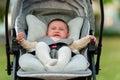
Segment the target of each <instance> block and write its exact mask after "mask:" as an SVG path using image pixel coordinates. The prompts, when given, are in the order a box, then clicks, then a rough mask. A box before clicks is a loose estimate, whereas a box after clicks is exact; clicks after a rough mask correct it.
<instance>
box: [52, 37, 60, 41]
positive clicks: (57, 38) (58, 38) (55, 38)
mask: <svg viewBox="0 0 120 80" xmlns="http://www.w3.org/2000/svg"><path fill="white" fill-rule="evenodd" d="M51 38H52V39H53V40H55V41H57V40H60V39H62V38H61V37H51Z"/></svg>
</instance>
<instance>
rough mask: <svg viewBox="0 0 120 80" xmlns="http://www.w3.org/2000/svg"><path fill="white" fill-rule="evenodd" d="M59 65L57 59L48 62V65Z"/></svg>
mask: <svg viewBox="0 0 120 80" xmlns="http://www.w3.org/2000/svg"><path fill="white" fill-rule="evenodd" d="M56 63H57V59H51V60H50V61H48V62H47V64H46V65H50V66H54V65H55V64H56Z"/></svg>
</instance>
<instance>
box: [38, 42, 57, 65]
mask: <svg viewBox="0 0 120 80" xmlns="http://www.w3.org/2000/svg"><path fill="white" fill-rule="evenodd" d="M36 56H37V57H38V59H39V60H40V61H41V63H42V64H43V65H45V64H47V63H48V62H50V63H51V64H55V63H56V62H57V60H56V59H51V57H50V48H49V46H48V45H47V44H46V43H44V42H39V43H38V44H37V45H36Z"/></svg>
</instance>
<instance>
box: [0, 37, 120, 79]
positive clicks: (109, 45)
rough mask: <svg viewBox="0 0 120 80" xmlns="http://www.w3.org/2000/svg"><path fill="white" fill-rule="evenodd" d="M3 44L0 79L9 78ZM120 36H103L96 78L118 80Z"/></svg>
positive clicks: (119, 70)
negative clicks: (98, 70)
mask: <svg viewBox="0 0 120 80" xmlns="http://www.w3.org/2000/svg"><path fill="white" fill-rule="evenodd" d="M6 62H7V61H6V53H5V45H4V44H0V80H11V76H8V75H7V72H6V71H5V69H6ZM119 67H120V38H118V37H111V38H103V47H102V55H101V64H100V68H101V70H100V72H99V74H98V75H97V80H120V68H119Z"/></svg>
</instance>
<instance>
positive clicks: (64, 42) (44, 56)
mask: <svg viewBox="0 0 120 80" xmlns="http://www.w3.org/2000/svg"><path fill="white" fill-rule="evenodd" d="M92 39H93V40H94V41H95V42H96V38H95V37H94V36H90V35H88V36H86V37H84V38H82V39H79V40H76V41H73V39H69V26H68V25H67V23H66V22H65V21H64V20H62V19H54V20H52V21H51V22H50V23H49V24H48V29H47V32H46V36H44V37H42V38H40V39H39V40H38V42H37V41H36V42H29V41H27V40H25V39H24V33H23V32H20V33H18V35H17V40H18V42H19V43H20V44H21V45H22V46H23V48H25V49H26V50H30V49H32V48H35V54H36V56H37V58H38V59H39V61H40V62H41V63H42V65H43V66H44V68H45V70H46V71H57V72H58V71H64V68H65V67H66V66H67V64H68V63H69V62H70V60H71V57H72V56H71V55H72V54H71V51H73V50H80V49H82V48H84V47H86V46H87V44H88V43H89V42H90V41H91V40H92ZM58 46H59V47H58ZM51 47H52V48H55V49H57V52H56V54H57V55H58V57H57V58H55V59H54V58H51V56H50V52H51V49H50V48H51ZM81 57H82V58H83V56H80V58H81ZM86 64H87V63H86Z"/></svg>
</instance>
